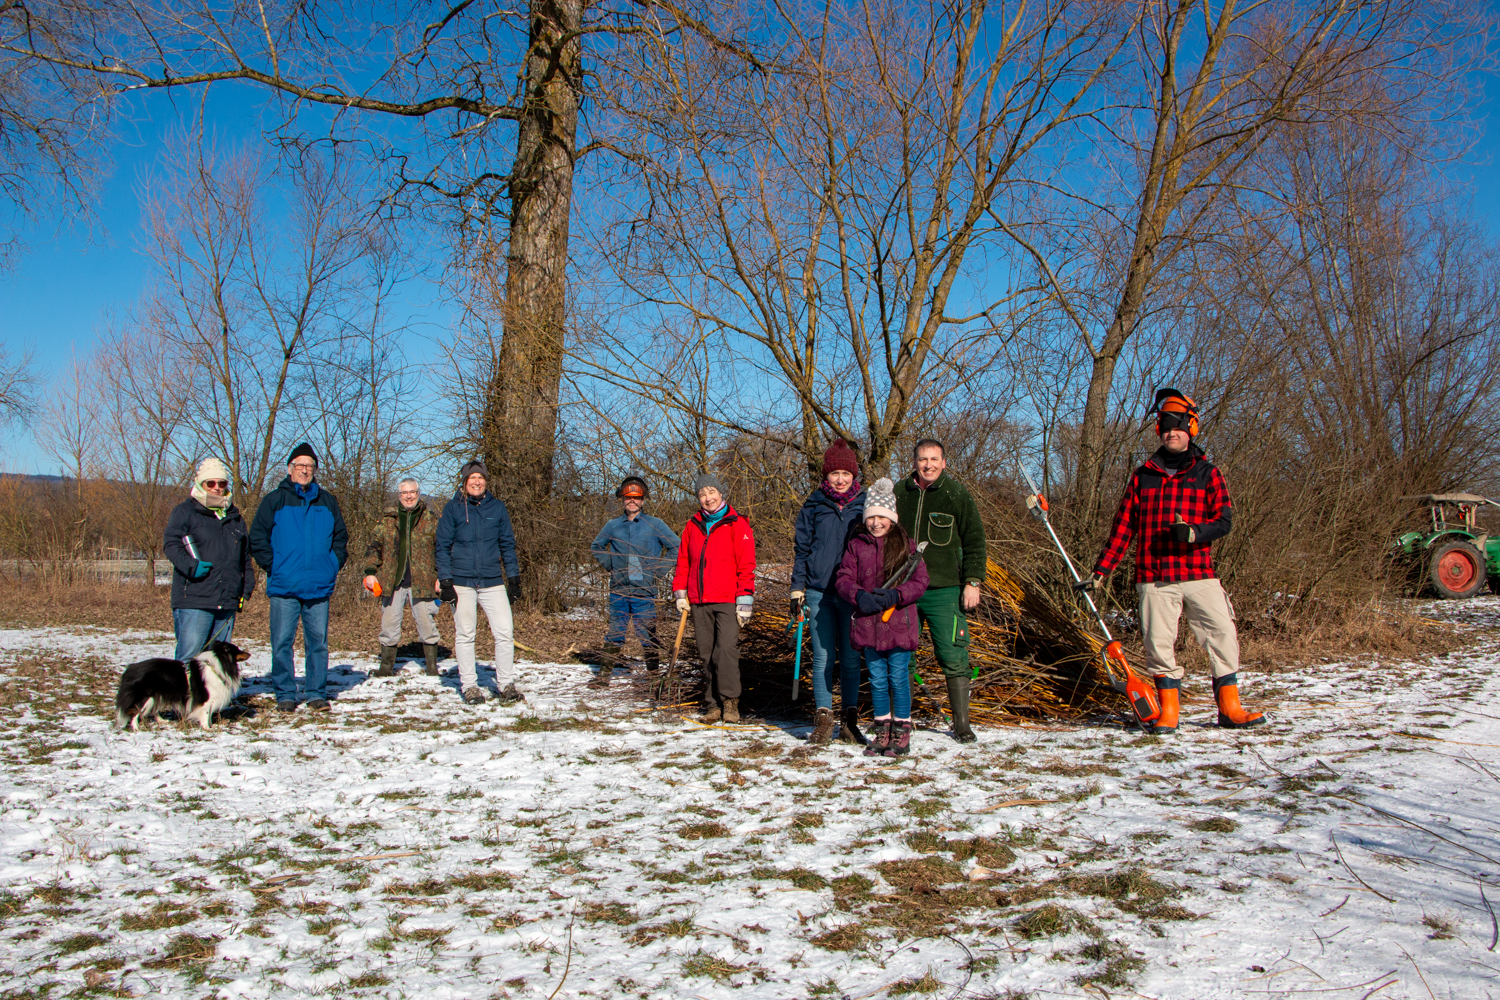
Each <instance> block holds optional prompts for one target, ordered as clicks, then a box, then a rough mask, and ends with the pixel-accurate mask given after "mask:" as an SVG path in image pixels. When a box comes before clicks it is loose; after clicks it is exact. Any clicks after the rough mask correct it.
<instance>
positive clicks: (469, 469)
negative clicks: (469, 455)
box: [458, 458, 490, 486]
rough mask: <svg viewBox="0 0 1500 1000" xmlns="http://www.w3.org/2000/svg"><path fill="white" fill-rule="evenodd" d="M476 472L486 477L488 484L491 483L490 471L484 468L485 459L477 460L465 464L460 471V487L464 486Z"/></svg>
mask: <svg viewBox="0 0 1500 1000" xmlns="http://www.w3.org/2000/svg"><path fill="white" fill-rule="evenodd" d="M476 472H477V473H479V474H480V475H481V476H483V477H484V481H485V482H486V483H488V482H489V481H490V470H489V469H486V468H485V467H484V459H482V458H476V459H474V460H473V461H471V462H465V463H464V467H463V468H462V469H459V470H458V485H459V486H463V485H464V483H467V482H468V481H469V477H470V476H472V475H473V474H474V473H476Z"/></svg>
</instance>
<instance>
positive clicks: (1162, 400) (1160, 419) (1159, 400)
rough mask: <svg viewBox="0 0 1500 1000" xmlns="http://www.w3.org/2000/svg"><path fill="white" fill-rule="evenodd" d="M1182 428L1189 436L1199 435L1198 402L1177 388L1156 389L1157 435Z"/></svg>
mask: <svg viewBox="0 0 1500 1000" xmlns="http://www.w3.org/2000/svg"><path fill="white" fill-rule="evenodd" d="M1178 428H1181V429H1182V430H1185V431H1187V433H1188V437H1190V438H1195V437H1197V436H1198V404H1197V403H1195V402H1193V400H1192V398H1191V397H1189V396H1185V395H1183V394H1182V393H1180V392H1178V391H1177V390H1176V389H1173V388H1170V387H1167V388H1163V389H1158V390H1156V435H1157V437H1160V436H1161V435H1163V434H1165V433H1166V432H1167V431H1170V430H1177V429H1178Z"/></svg>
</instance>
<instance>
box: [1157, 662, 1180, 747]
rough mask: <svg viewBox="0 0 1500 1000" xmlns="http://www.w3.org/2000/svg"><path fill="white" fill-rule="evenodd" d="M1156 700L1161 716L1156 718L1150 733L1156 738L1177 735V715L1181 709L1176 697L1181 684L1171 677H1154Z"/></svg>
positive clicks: (1178, 699)
mask: <svg viewBox="0 0 1500 1000" xmlns="http://www.w3.org/2000/svg"><path fill="white" fill-rule="evenodd" d="M1153 680H1155V681H1156V700H1157V701H1158V702H1160V703H1161V714H1160V715H1158V716H1157V717H1156V722H1155V723H1153V724H1152V726H1151V731H1152V732H1153V733H1155V734H1156V735H1157V736H1174V735H1176V733H1177V714H1178V711H1179V709H1180V708H1181V699H1180V698H1179V697H1178V694H1179V691H1178V689H1179V687H1180V686H1181V684H1182V682H1181V681H1179V680H1176V679H1175V678H1172V677H1156V678H1153Z"/></svg>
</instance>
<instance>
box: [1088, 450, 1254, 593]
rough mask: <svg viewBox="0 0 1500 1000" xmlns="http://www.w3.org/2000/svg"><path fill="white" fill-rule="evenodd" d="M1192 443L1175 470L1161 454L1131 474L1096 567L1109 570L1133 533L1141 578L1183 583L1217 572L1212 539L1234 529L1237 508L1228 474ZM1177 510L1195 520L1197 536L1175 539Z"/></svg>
mask: <svg viewBox="0 0 1500 1000" xmlns="http://www.w3.org/2000/svg"><path fill="white" fill-rule="evenodd" d="M1191 449H1192V451H1191V454H1190V455H1189V457H1188V460H1187V462H1186V463H1185V464H1184V465H1183V467H1182V469H1181V470H1180V471H1179V472H1178V473H1177V475H1175V476H1168V475H1167V473H1166V470H1165V469H1164V468H1163V467H1162V466H1161V465H1159V464H1157V461H1156V459H1157V456H1156V455H1152V456H1151V458H1149V459H1147V460H1146V464H1145V465H1143V466H1141V467H1140V468H1139V469H1136V470H1135V472H1134V473H1132V474H1131V476H1130V483H1129V485H1127V486H1126V487H1125V496H1123V497H1122V498H1121V499H1120V509H1119V511H1118V512H1117V513H1116V514H1115V522H1114V524H1113V525H1112V526H1111V527H1110V531H1109V541H1108V542H1107V543H1105V546H1104V554H1103V555H1101V556H1100V557H1099V562H1098V563H1096V564H1095V565H1094V572H1095V573H1100V574H1105V575H1108V574H1109V573H1110V572H1111V571H1112V570H1113V569H1114V568H1115V566H1117V565H1118V564H1119V562H1120V560H1121V559H1123V558H1124V557H1125V553H1126V552H1127V551H1128V550H1129V549H1130V541H1131V538H1134V539H1135V540H1136V550H1135V582H1136V583H1184V582H1186V581H1188V580H1207V579H1210V578H1212V577H1213V576H1214V561H1213V557H1212V555H1211V554H1210V552H1209V543H1211V542H1213V541H1214V539H1216V538H1223V537H1224V536H1225V535H1227V534H1229V526H1230V522H1231V519H1232V517H1233V515H1234V508H1233V507H1232V506H1231V505H1230V503H1229V487H1228V486H1227V485H1225V483H1224V477H1223V475H1221V474H1220V472H1219V470H1218V469H1216V468H1214V466H1213V464H1212V463H1210V462H1209V460H1208V459H1207V458H1205V457H1204V456H1203V452H1202V451H1201V450H1200V449H1199V448H1198V446H1197V445H1192V446H1191ZM1158 454H1159V453H1158ZM1178 514H1181V515H1182V519H1183V520H1184V521H1186V522H1187V523H1188V524H1190V525H1192V526H1193V530H1194V534H1195V536H1196V537H1195V538H1194V539H1193V541H1191V542H1185V543H1184V542H1176V541H1173V539H1172V522H1173V521H1175V520H1176V519H1177V515H1178Z"/></svg>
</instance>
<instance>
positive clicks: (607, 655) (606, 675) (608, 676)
mask: <svg viewBox="0 0 1500 1000" xmlns="http://www.w3.org/2000/svg"><path fill="white" fill-rule="evenodd" d="M619 657H620V647H619V646H616V645H615V644H614V643H612V642H606V643H605V644H604V653H603V655H601V656H600V657H599V672H598V673H597V674H595V675H594V679H593V680H591V681H589V687H591V688H606V687H609V682H610V681H612V680H614V678H615V661H616V660H618V659H619Z"/></svg>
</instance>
